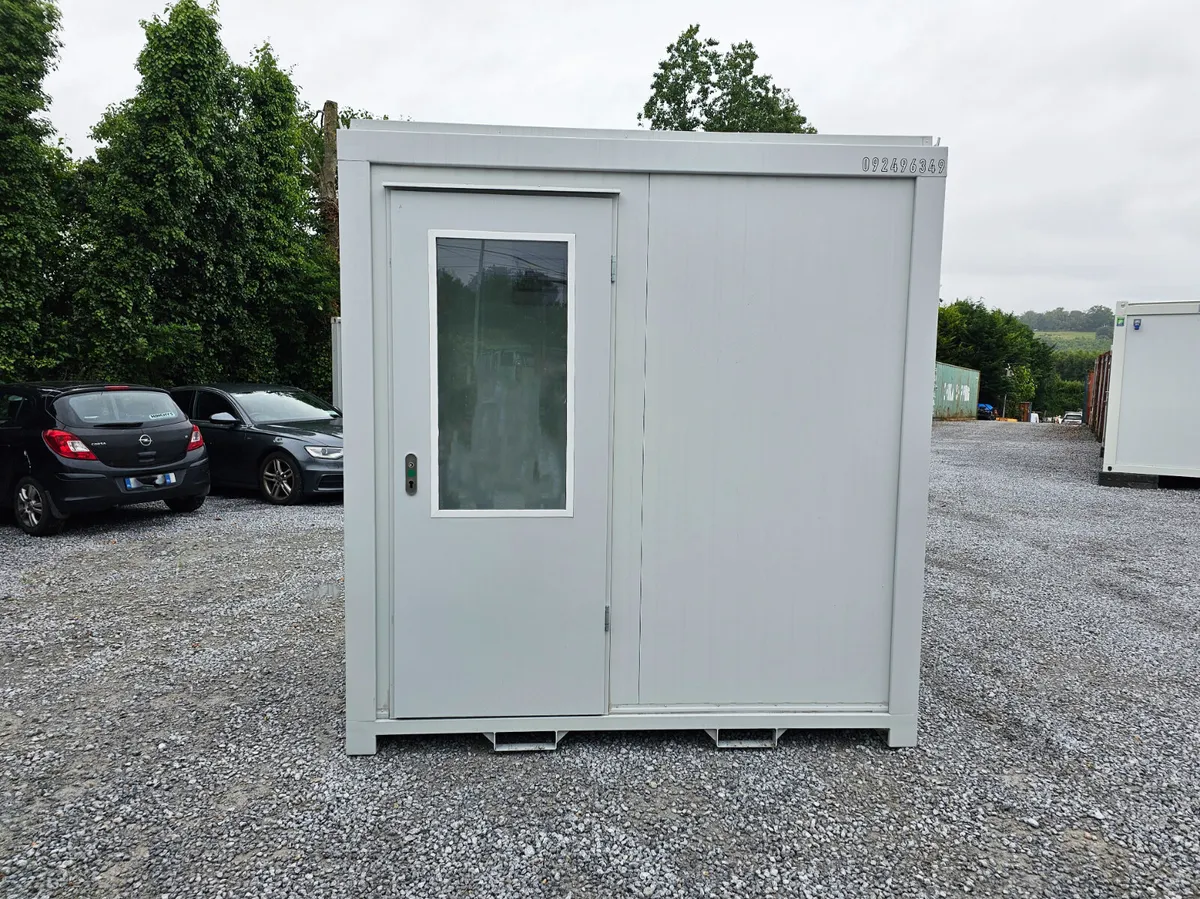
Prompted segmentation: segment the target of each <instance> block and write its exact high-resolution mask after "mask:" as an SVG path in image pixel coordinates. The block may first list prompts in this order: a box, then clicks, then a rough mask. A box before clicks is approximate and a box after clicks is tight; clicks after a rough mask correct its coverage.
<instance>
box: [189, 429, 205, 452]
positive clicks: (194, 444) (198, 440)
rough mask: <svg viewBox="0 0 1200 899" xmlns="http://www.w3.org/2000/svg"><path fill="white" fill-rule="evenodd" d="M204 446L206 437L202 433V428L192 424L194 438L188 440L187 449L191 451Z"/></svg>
mask: <svg viewBox="0 0 1200 899" xmlns="http://www.w3.org/2000/svg"><path fill="white" fill-rule="evenodd" d="M202 446H204V437H203V436H202V435H201V433H200V429H199V428H198V427H196V426H195V425H192V439H191V440H189V441H188V448H187V451H188V452H189V453H190V452H191V451H192V450H198V449H200V447H202Z"/></svg>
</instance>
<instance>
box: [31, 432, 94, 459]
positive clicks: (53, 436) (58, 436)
mask: <svg viewBox="0 0 1200 899" xmlns="http://www.w3.org/2000/svg"><path fill="white" fill-rule="evenodd" d="M42 439H43V440H45V441H46V446H48V447H50V451H51V452H52V453H54V454H55V455H58V456H62V457H63V458H64V459H86V460H89V461H92V462H94V461H96V454H95V453H93V452H92V451H91V450H90V449H88V445H87V444H86V443H84V442H83V441H82V440H80V439H79V438H78V437H76V436H75V435H74V434H72V433H71V432H70V431H43V432H42Z"/></svg>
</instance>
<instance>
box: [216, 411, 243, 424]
mask: <svg viewBox="0 0 1200 899" xmlns="http://www.w3.org/2000/svg"><path fill="white" fill-rule="evenodd" d="M209 421H211V422H212V423H213V424H215V425H235V424H237V419H236V418H234V417H233V416H232V415H230V414H229V413H228V412H218V413H217V414H216V415H214V416H213V417H212V418H210V419H209Z"/></svg>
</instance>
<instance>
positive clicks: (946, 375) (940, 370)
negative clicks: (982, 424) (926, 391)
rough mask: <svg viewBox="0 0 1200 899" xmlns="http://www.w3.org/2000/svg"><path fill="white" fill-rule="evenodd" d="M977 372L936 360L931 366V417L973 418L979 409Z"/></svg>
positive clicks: (945, 418)
mask: <svg viewBox="0 0 1200 899" xmlns="http://www.w3.org/2000/svg"><path fill="white" fill-rule="evenodd" d="M978 407H979V372H977V371H975V370H974V369H970V368H960V367H959V366H957V365H948V364H947V363H945V362H937V363H935V364H934V366H933V417H934V418H937V419H941V420H963V419H974V418H975V416H976V413H977V412H978V411H979V408H978Z"/></svg>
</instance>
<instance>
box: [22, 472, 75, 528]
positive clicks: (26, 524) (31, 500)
mask: <svg viewBox="0 0 1200 899" xmlns="http://www.w3.org/2000/svg"><path fill="white" fill-rule="evenodd" d="M13 515H14V516H15V517H16V519H17V527H19V528H20V529H21V530H23V531H24V532H25V533H26V534H29V535H30V536H31V537H49V536H50V535H52V534H57V533H58V532H59V531H61V530H62V529H63V525H65V524H66V523H67V520H66V519H65V518H60V517H59V516H58V515H56V514H55V512H54V507H53V505H51V503H50V494H49V493H47V492H46V488H44V487H43V486H42V485H41V484H39V483H38V482H37V481H35V480H34V479H33V478H21V480H19V481H17V487H16V489H15V490H14V491H13Z"/></svg>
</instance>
